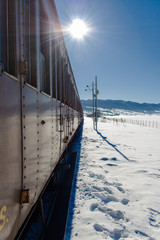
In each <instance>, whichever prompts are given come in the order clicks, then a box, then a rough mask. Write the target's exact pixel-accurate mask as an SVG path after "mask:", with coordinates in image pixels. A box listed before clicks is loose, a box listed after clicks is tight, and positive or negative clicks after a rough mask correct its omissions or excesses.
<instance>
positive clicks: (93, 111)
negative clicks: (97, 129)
mask: <svg viewBox="0 0 160 240" xmlns="http://www.w3.org/2000/svg"><path fill="white" fill-rule="evenodd" d="M94 104H95V103H94V82H92V106H93V114H92V117H93V128H94V122H95V119H94Z"/></svg>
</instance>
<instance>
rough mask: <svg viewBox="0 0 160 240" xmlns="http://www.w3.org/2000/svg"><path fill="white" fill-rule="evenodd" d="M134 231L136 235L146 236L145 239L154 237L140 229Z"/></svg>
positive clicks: (150, 239)
mask: <svg viewBox="0 0 160 240" xmlns="http://www.w3.org/2000/svg"><path fill="white" fill-rule="evenodd" d="M135 233H136V234H137V235H139V236H141V237H142V236H143V237H147V239H148V238H149V240H155V239H154V238H151V237H150V236H149V235H148V234H147V233H144V232H142V231H140V230H135Z"/></svg>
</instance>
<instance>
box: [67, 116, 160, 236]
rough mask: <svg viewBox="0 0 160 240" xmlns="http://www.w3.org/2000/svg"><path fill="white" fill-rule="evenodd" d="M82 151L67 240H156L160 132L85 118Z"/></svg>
mask: <svg viewBox="0 0 160 240" xmlns="http://www.w3.org/2000/svg"><path fill="white" fill-rule="evenodd" d="M133 118H134V119H135V118H136V116H133ZM144 118H145V120H146V121H149V119H148V118H149V116H144ZM156 121H158V122H159V121H160V116H157V117H156ZM80 147H81V152H80V156H79V158H78V162H77V169H76V171H77V174H76V175H75V179H74V189H73V190H72V196H71V202H70V209H69V218H68V225H67V232H66V237H65V240H69V239H71V240H79V239H80V240H85V239H87V240H101V239H108V240H109V239H111V240H113V239H114V240H118V239H121V240H122V239H129V240H130V239H132V240H133V239H134V240H138V239H146V240H149V239H150V240H151V239H152V240H153V239H156V240H159V239H160V150H159V148H160V129H159V128H156V127H155V128H154V127H151V126H150V127H148V126H142V125H138V124H130V123H124V122H116V123H115V122H111V121H106V122H99V123H98V132H96V131H94V130H93V128H92V119H90V118H87V117H86V118H85V120H84V127H83V136H82V139H81V141H79V142H78V143H77V145H76V146H75V150H76V148H77V150H78V149H80Z"/></svg>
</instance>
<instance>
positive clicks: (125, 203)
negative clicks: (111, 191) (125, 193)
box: [121, 198, 129, 205]
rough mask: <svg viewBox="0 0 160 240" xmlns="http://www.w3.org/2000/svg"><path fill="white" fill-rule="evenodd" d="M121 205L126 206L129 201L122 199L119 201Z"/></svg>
mask: <svg viewBox="0 0 160 240" xmlns="http://www.w3.org/2000/svg"><path fill="white" fill-rule="evenodd" d="M121 203H122V204H123V205H127V204H128V203H129V199H127V198H123V199H122V200H121Z"/></svg>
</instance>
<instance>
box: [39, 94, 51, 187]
mask: <svg viewBox="0 0 160 240" xmlns="http://www.w3.org/2000/svg"><path fill="white" fill-rule="evenodd" d="M38 115H39V159H40V161H39V175H40V180H39V186H38V187H39V189H40V190H42V188H43V187H44V185H45V183H46V181H47V180H48V178H49V176H50V174H51V172H52V168H51V161H52V159H53V154H52V141H54V137H53V136H52V118H53V117H52V99H51V98H50V97H48V96H46V95H45V94H42V93H40V94H39V109H38Z"/></svg>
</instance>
